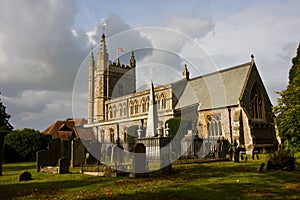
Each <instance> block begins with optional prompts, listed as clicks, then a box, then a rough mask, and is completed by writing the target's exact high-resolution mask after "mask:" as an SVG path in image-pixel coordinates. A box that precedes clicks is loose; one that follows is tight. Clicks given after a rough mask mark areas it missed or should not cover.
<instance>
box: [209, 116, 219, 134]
mask: <svg viewBox="0 0 300 200" xmlns="http://www.w3.org/2000/svg"><path fill="white" fill-rule="evenodd" d="M207 123H208V124H207V132H208V137H211V136H213V137H214V136H221V135H222V122H221V115H220V114H218V115H209V116H207Z"/></svg>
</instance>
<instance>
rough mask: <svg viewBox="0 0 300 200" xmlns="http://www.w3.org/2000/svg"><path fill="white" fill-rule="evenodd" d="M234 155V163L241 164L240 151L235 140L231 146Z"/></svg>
mask: <svg viewBox="0 0 300 200" xmlns="http://www.w3.org/2000/svg"><path fill="white" fill-rule="evenodd" d="M231 148H232V153H233V162H240V149H239V148H238V143H237V141H236V140H235V141H234V143H233V144H232V146H231Z"/></svg>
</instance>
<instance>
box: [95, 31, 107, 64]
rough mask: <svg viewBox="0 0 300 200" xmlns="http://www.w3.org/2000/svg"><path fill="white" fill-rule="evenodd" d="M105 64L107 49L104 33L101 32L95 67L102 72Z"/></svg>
mask: <svg viewBox="0 0 300 200" xmlns="http://www.w3.org/2000/svg"><path fill="white" fill-rule="evenodd" d="M107 62H108V53H107V47H106V41H105V33H104V30H103V33H102V36H101V41H100V48H99V51H98V60H97V67H99V68H100V69H102V70H105V68H106V67H107Z"/></svg>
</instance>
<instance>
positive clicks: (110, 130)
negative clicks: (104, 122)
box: [109, 128, 115, 143]
mask: <svg viewBox="0 0 300 200" xmlns="http://www.w3.org/2000/svg"><path fill="white" fill-rule="evenodd" d="M109 136H110V142H111V143H114V142H115V132H114V129H113V128H110V129H109Z"/></svg>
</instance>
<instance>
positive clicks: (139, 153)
mask: <svg viewBox="0 0 300 200" xmlns="http://www.w3.org/2000/svg"><path fill="white" fill-rule="evenodd" d="M133 150H134V158H133V163H132V173H131V174H130V176H131V177H147V176H149V174H148V173H147V165H146V147H145V145H144V144H142V143H137V144H135V145H134V147H133Z"/></svg>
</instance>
